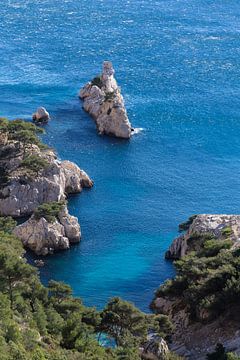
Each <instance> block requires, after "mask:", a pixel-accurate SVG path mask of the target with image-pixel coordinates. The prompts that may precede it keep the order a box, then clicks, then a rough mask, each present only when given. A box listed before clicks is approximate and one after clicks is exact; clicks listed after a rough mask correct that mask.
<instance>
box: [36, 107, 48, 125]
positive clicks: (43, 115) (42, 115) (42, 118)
mask: <svg viewBox="0 0 240 360" xmlns="http://www.w3.org/2000/svg"><path fill="white" fill-rule="evenodd" d="M32 119H33V121H35V122H36V123H44V122H48V120H50V115H49V113H48V112H47V110H46V109H45V108H44V107H39V108H38V109H37V111H36V112H35V113H34V114H33V115H32Z"/></svg>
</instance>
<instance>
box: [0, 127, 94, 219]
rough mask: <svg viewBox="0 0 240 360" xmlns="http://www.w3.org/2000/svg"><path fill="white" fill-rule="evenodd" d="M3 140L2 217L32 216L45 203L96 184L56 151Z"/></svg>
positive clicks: (0, 152) (0, 164) (0, 157)
mask: <svg viewBox="0 0 240 360" xmlns="http://www.w3.org/2000/svg"><path fill="white" fill-rule="evenodd" d="M4 135H5V134H4ZM4 139H5V140H4ZM4 139H2V146H1V148H0V215H1V216H8V215H9V216H13V217H21V216H26V215H31V214H32V212H33V211H34V210H35V209H36V208H37V207H38V206H39V205H40V204H42V203H46V202H51V201H60V200H62V199H65V198H66V196H67V195H68V194H70V193H79V192H81V191H82V188H84V187H91V186H92V185H93V182H92V180H91V179H90V178H89V177H88V175H87V174H86V173H85V172H84V171H83V170H81V169H80V168H79V167H78V166H77V165H76V164H74V163H71V162H70V161H59V160H58V159H57V157H56V155H55V153H54V151H52V150H50V149H40V148H39V146H37V145H33V144H31V145H26V147H24V148H23V145H22V143H21V142H20V143H19V142H16V141H12V140H7V139H6V137H4ZM4 141H5V143H4Z"/></svg>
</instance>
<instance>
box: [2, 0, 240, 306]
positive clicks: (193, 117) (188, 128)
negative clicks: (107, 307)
mask: <svg viewBox="0 0 240 360" xmlns="http://www.w3.org/2000/svg"><path fill="white" fill-rule="evenodd" d="M0 14H1V21H0V59H1V64H0V116H5V117H9V118H10V119H14V118H23V119H26V120H30V119H31V115H32V113H33V112H34V111H35V110H36V108H37V107H39V106H44V107H46V109H47V110H48V111H49V113H50V115H51V121H50V122H49V124H48V125H46V126H45V129H46V135H45V136H44V137H43V140H44V141H45V142H46V143H47V144H49V145H50V146H53V147H54V148H55V149H56V151H57V153H58V156H59V158H60V159H68V160H71V161H74V162H75V163H77V164H78V165H79V166H80V167H81V168H82V169H84V170H85V171H86V172H87V173H88V174H89V175H90V176H91V178H92V179H93V180H94V187H93V188H92V189H90V190H84V191H83V192H82V193H81V194H78V195H72V196H70V198H69V203H68V204H69V209H70V213H71V214H73V215H75V216H77V217H78V219H79V222H80V224H81V229H82V239H81V242H80V243H79V244H78V245H76V246H73V247H71V249H70V250H68V251H64V252H59V253H56V254H54V255H52V256H49V257H47V258H45V266H44V267H43V268H41V269H40V274H41V278H42V281H43V282H44V283H47V282H48V281H49V280H50V279H54V280H60V281H65V282H67V283H68V284H70V285H71V286H72V288H73V292H74V295H76V296H80V297H81V298H82V299H83V302H84V303H85V304H86V305H88V306H96V307H97V308H103V307H104V304H106V302H107V301H108V300H109V299H110V298H111V297H113V296H120V297H122V298H124V299H126V300H129V301H132V302H134V303H135V305H136V306H138V307H139V308H140V309H142V310H144V311H149V304H150V302H151V300H152V298H153V296H154V291H155V290H156V289H157V288H158V287H159V286H160V285H161V284H162V283H163V282H164V281H165V280H166V279H168V278H171V277H173V276H174V273H175V271H174V266H173V264H172V263H171V262H169V261H166V260H165V259H164V253H165V251H166V250H167V248H168V246H169V244H170V243H171V241H172V240H173V238H174V237H175V236H177V235H178V224H179V223H181V222H183V221H185V220H186V219H187V218H188V217H189V216H191V215H193V214H198V213H226V214H233V213H234V214H238V213H239V211H240V81H239V79H240V3H239V0H227V1H226V0H219V1H213V0H191V1H189V0H121V1H117V0H1V3H0ZM104 60H109V61H112V63H113V65H114V68H115V71H116V74H115V75H116V79H117V81H118V84H119V86H120V87H121V91H122V94H123V96H124V99H125V104H126V108H127V111H128V116H129V119H130V121H131V123H132V125H133V126H134V127H136V128H140V129H141V131H139V133H138V134H136V135H134V136H133V137H132V138H131V140H120V139H115V138H111V137H107V136H99V135H98V134H97V132H96V128H95V124H94V122H93V121H92V119H91V118H90V117H89V115H88V114H86V113H85V112H84V111H83V109H82V103H81V101H80V100H79V98H78V92H79V89H80V88H81V87H82V86H83V85H84V84H85V83H86V82H87V81H89V80H90V79H92V78H93V77H94V76H96V75H97V74H99V73H101V67H102V63H103V61H104ZM28 256H29V258H30V259H32V260H33V257H32V255H31V254H29V255H28Z"/></svg>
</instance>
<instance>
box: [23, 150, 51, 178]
mask: <svg viewBox="0 0 240 360" xmlns="http://www.w3.org/2000/svg"><path fill="white" fill-rule="evenodd" d="M48 166H49V163H48V162H47V161H46V160H45V159H43V158H42V157H40V156H39V155H28V156H27V157H26V158H25V159H24V160H23V161H22V163H21V167H24V168H26V169H28V170H30V171H32V172H33V173H36V174H37V176H39V173H40V172H41V171H42V170H44V169H46V168H47V167H48Z"/></svg>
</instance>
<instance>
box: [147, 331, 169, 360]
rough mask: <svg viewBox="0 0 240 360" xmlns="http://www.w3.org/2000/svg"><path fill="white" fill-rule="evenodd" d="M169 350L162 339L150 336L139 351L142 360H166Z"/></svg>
mask: <svg viewBox="0 0 240 360" xmlns="http://www.w3.org/2000/svg"><path fill="white" fill-rule="evenodd" d="M168 356H169V349H168V345H167V343H166V341H165V340H164V339H163V338H160V337H156V336H154V335H153V336H150V337H149V339H148V341H147V342H146V343H145V344H144V347H143V348H142V349H141V358H142V359H144V360H167V359H168Z"/></svg>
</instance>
